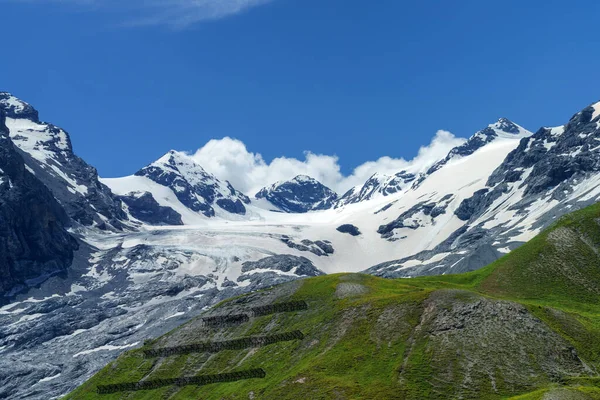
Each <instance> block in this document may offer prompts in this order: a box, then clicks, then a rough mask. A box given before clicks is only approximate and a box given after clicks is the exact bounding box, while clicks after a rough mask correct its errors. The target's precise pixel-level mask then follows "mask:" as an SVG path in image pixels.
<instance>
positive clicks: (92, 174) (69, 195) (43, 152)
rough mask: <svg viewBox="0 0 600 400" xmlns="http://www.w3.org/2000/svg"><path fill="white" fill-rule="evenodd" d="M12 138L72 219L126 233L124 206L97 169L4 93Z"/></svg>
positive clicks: (0, 100) (0, 102)
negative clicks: (100, 179) (101, 181)
mask: <svg viewBox="0 0 600 400" xmlns="http://www.w3.org/2000/svg"><path fill="white" fill-rule="evenodd" d="M0 110H3V111H4V113H5V114H6V116H7V120H6V125H7V127H8V129H9V130H10V138H11V140H12V141H13V143H14V144H15V146H16V147H17V148H18V149H19V150H20V152H21V155H22V156H23V159H24V161H25V164H26V165H27V167H28V169H29V170H30V171H31V172H32V173H34V174H35V176H36V178H37V179H38V180H39V181H41V182H42V183H43V184H44V185H45V186H46V187H47V188H48V189H50V191H51V192H52V195H53V196H54V197H55V198H56V199H57V200H58V202H59V203H60V204H61V205H62V207H63V208H64V209H65V211H66V212H67V214H68V215H69V217H70V218H72V219H73V220H75V221H77V222H78V223H80V224H82V225H86V226H96V227H98V228H100V229H117V230H120V229H122V228H123V227H124V226H123V223H124V222H126V221H127V215H126V214H125V213H124V212H123V210H122V207H121V202H120V201H119V200H118V199H117V198H116V196H114V195H113V194H112V192H111V191H110V189H109V188H108V187H106V186H105V185H103V184H102V183H100V181H99V180H98V172H97V171H96V169H95V168H94V167H92V166H90V165H89V164H87V163H86V162H85V161H83V160H82V159H81V158H79V157H78V156H76V155H75V154H74V153H73V148H72V146H71V140H70V138H69V134H68V133H67V132H65V131H64V130H62V129H61V128H59V127H57V126H55V125H52V124H50V123H46V122H42V121H40V120H39V117H38V112H37V110H35V109H34V108H33V107H32V106H31V105H29V104H27V103H26V102H24V101H22V100H20V99H18V98H16V97H14V96H12V95H11V94H9V93H5V92H0Z"/></svg>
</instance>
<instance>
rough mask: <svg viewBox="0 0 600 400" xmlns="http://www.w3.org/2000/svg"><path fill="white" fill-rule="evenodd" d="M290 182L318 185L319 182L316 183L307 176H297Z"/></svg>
mask: <svg viewBox="0 0 600 400" xmlns="http://www.w3.org/2000/svg"><path fill="white" fill-rule="evenodd" d="M292 181H295V182H298V183H313V182H316V183H319V181H317V180H316V179H315V178H313V177H311V176H308V175H297V176H295V177H294V179H292Z"/></svg>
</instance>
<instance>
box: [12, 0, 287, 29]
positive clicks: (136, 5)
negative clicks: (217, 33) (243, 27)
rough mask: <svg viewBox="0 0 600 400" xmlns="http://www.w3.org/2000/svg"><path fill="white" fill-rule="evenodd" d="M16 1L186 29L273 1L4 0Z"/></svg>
mask: <svg viewBox="0 0 600 400" xmlns="http://www.w3.org/2000/svg"><path fill="white" fill-rule="evenodd" d="M4 1H5V2H7V1H12V2H15V3H55V4H57V5H58V4H60V5H63V6H68V5H70V6H75V7H76V8H77V9H78V10H79V11H83V12H107V13H118V14H121V15H123V17H122V18H123V19H122V22H121V25H123V26H131V27H135V26H149V25H163V26H169V27H171V28H174V29H185V28H187V27H189V26H191V25H194V24H196V23H199V22H202V21H210V20H217V19H221V18H225V17H228V16H232V15H235V14H240V13H242V12H245V11H247V10H249V9H251V8H254V7H258V6H261V5H265V4H268V3H271V2H273V1H276V0H126V1H123V0H4Z"/></svg>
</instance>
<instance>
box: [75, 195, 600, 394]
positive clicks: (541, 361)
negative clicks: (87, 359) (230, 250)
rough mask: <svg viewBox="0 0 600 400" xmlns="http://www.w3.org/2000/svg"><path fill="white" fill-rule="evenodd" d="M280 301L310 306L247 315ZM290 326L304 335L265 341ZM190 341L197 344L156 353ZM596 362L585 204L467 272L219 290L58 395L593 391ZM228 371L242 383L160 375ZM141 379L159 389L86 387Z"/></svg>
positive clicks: (596, 241)
mask: <svg viewBox="0 0 600 400" xmlns="http://www.w3.org/2000/svg"><path fill="white" fill-rule="evenodd" d="M291 301H299V302H302V301H305V302H306V304H307V307H306V309H302V308H298V309H296V310H295V311H294V310H289V309H288V310H286V309H285V307H279V308H278V309H271V311H272V312H258V313H257V312H255V310H256V307H263V306H268V305H273V304H282V303H289V302H291ZM295 304H298V303H295ZM262 309H263V310H265V308H262ZM267 309H268V308H267ZM214 316H229V317H227V318H222V319H221V318H209V317H214ZM203 318H204V320H203ZM215 321H217V322H218V321H222V323H215ZM294 331H300V332H302V335H301V336H299V337H296V338H293V337H289V340H284V341H277V342H271V341H268V340H265V339H264V338H265V337H271V336H274V335H279V336H277V337H282V334H285V333H289V332H294ZM257 338H258V339H257ZM260 338H263V339H260ZM235 339H245V340H242V341H240V340H237V341H234V340H235ZM232 341H234V342H232ZM242 342H243V343H250V344H248V345H247V346H242V345H236V346H233V347H231V346H230V347H228V346H229V345H227V346H226V345H223V343H242ZM219 343H220V344H219ZM190 345H195V346H196V347H195V348H196V350H197V351H196V350H194V351H185V352H177V351H174V352H171V353H169V354H164V352H163V353H161V352H160V351H156V350H161V349H162V350H164V349H181V348H186V349H188V350H190V348H191V347H193V346H190ZM144 352H146V353H147V354H148V356H147V357H145V356H144ZM159 353H160V354H163V355H162V356H155V355H156V354H159ZM599 369H600V205H598V204H596V205H593V206H591V207H588V208H586V209H583V210H581V211H578V212H575V213H572V214H570V215H567V216H566V217H563V218H562V219H561V220H559V221H558V222H557V223H555V224H554V225H553V226H552V227H551V228H549V229H548V230H546V231H544V232H543V233H541V234H540V235H538V236H537V237H535V238H534V239H533V240H531V241H530V242H529V243H527V244H525V245H524V246H522V247H520V248H519V249H517V250H515V251H513V252H512V253H510V254H509V255H507V256H505V257H503V258H501V259H499V260H498V261H496V262H495V263H493V264H491V265H489V266H488V267H486V268H484V269H481V270H478V271H475V272H471V273H466V274H461V275H447V276H436V277H422V278H414V279H382V278H377V277H373V276H368V275H360V274H337V275H328V276H320V277H315V278H310V279H306V280H303V281H294V282H290V283H286V284H283V285H279V286H275V287H272V288H270V289H268V290H264V291H261V292H256V293H252V294H249V295H246V296H242V297H238V298H234V299H231V300H228V301H226V302H223V303H221V304H219V305H218V306H216V307H214V308H213V309H211V310H209V311H208V312H207V313H206V314H205V315H203V316H201V317H199V318H197V319H194V320H191V321H189V322H188V323H186V324H185V325H183V326H181V327H180V328H178V329H176V330H174V331H172V332H170V333H169V334H167V335H164V336H163V337H160V338H158V339H155V340H151V341H147V342H146V343H145V344H144V346H143V347H142V348H139V349H135V350H132V351H129V352H126V353H124V354H122V355H121V356H120V357H119V358H118V359H117V360H115V361H114V362H112V363H111V364H109V365H107V366H106V367H105V368H104V369H103V370H101V371H100V372H99V373H98V374H96V375H95V376H94V377H92V378H91V379H90V380H89V381H88V382H86V383H85V384H84V385H82V386H81V387H80V388H78V389H77V390H75V391H74V392H73V393H71V394H70V395H68V396H67V398H68V399H107V400H112V399H447V398H461V399H480V398H481V399H501V398H511V397H513V396H518V397H515V398H518V399H600V376H599V375H598V370H599ZM260 370H262V371H264V377H260V376H262V375H261V373H260ZM244 371H259V372H255V373H254V375H252V374H251V373H248V372H246V373H244ZM225 373H231V374H230V375H226V377H231V376H236V377H239V378H240V380H235V381H234V380H233V379H229V381H227V382H216V383H209V382H210V379H212V378H210V379H209V378H206V382H205V384H202V385H198V384H193V385H185V382H184V380H180V381H178V383H179V384H170V382H169V381H166V380H165V379H169V378H180V377H200V376H215V375H216V374H225ZM244 374H245V375H244ZM252 376H256V377H252ZM161 379H162V380H163V381H160V380H161ZM202 379H204V378H202ZM202 379H200V380H202ZM140 381H141V382H144V381H153V382H158V383H161V382H162V383H163V384H165V385H163V386H160V385H158V383H157V385H158V386H157V388H156V389H144V385H143V384H137V386H136V385H134V386H131V385H130V386H131V387H130V388H129V389H132V388H137V389H143V390H130V391H116V392H114V393H110V394H98V393H97V391H98V387H99V386H100V387H102V386H103V385H111V384H120V383H135V382H140ZM188 381H189V380H188ZM194 382H198V380H196V381H194ZM171 383H172V382H171ZM146 386H148V385H146Z"/></svg>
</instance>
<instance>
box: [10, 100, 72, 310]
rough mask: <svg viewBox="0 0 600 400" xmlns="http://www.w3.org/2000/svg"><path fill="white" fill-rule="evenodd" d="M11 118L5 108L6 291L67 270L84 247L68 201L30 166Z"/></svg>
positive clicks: (16, 289)
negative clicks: (72, 226)
mask: <svg viewBox="0 0 600 400" xmlns="http://www.w3.org/2000/svg"><path fill="white" fill-rule="evenodd" d="M5 119H6V114H4V112H3V111H2V110H1V109H0V294H7V292H9V291H11V290H12V291H18V289H19V288H23V287H24V286H26V285H32V284H36V283H39V282H41V281H43V280H44V279H45V278H47V277H48V276H50V275H53V274H56V273H59V272H61V271H64V270H65V269H66V268H67V267H68V266H69V265H70V264H71V261H72V260H73V251H74V250H76V249H77V247H78V244H77V242H76V240H75V239H74V238H73V237H71V236H70V235H69V233H67V231H66V226H67V225H68V224H69V219H68V217H67V215H66V213H65V212H64V210H63V209H62V207H61V206H60V205H59V204H58V202H57V201H56V200H55V199H54V197H53V196H52V194H51V193H50V191H49V190H48V189H47V188H46V186H44V184H42V183H41V182H40V181H39V180H38V179H37V178H36V177H35V176H34V175H33V174H32V173H30V172H29V171H28V170H27V169H26V168H25V163H24V161H23V158H22V157H21V155H20V154H19V153H18V152H17V150H16V149H15V148H14V146H13V144H12V142H11V140H10V138H9V133H8V129H7V127H6V124H5ZM0 302H2V300H0Z"/></svg>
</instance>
